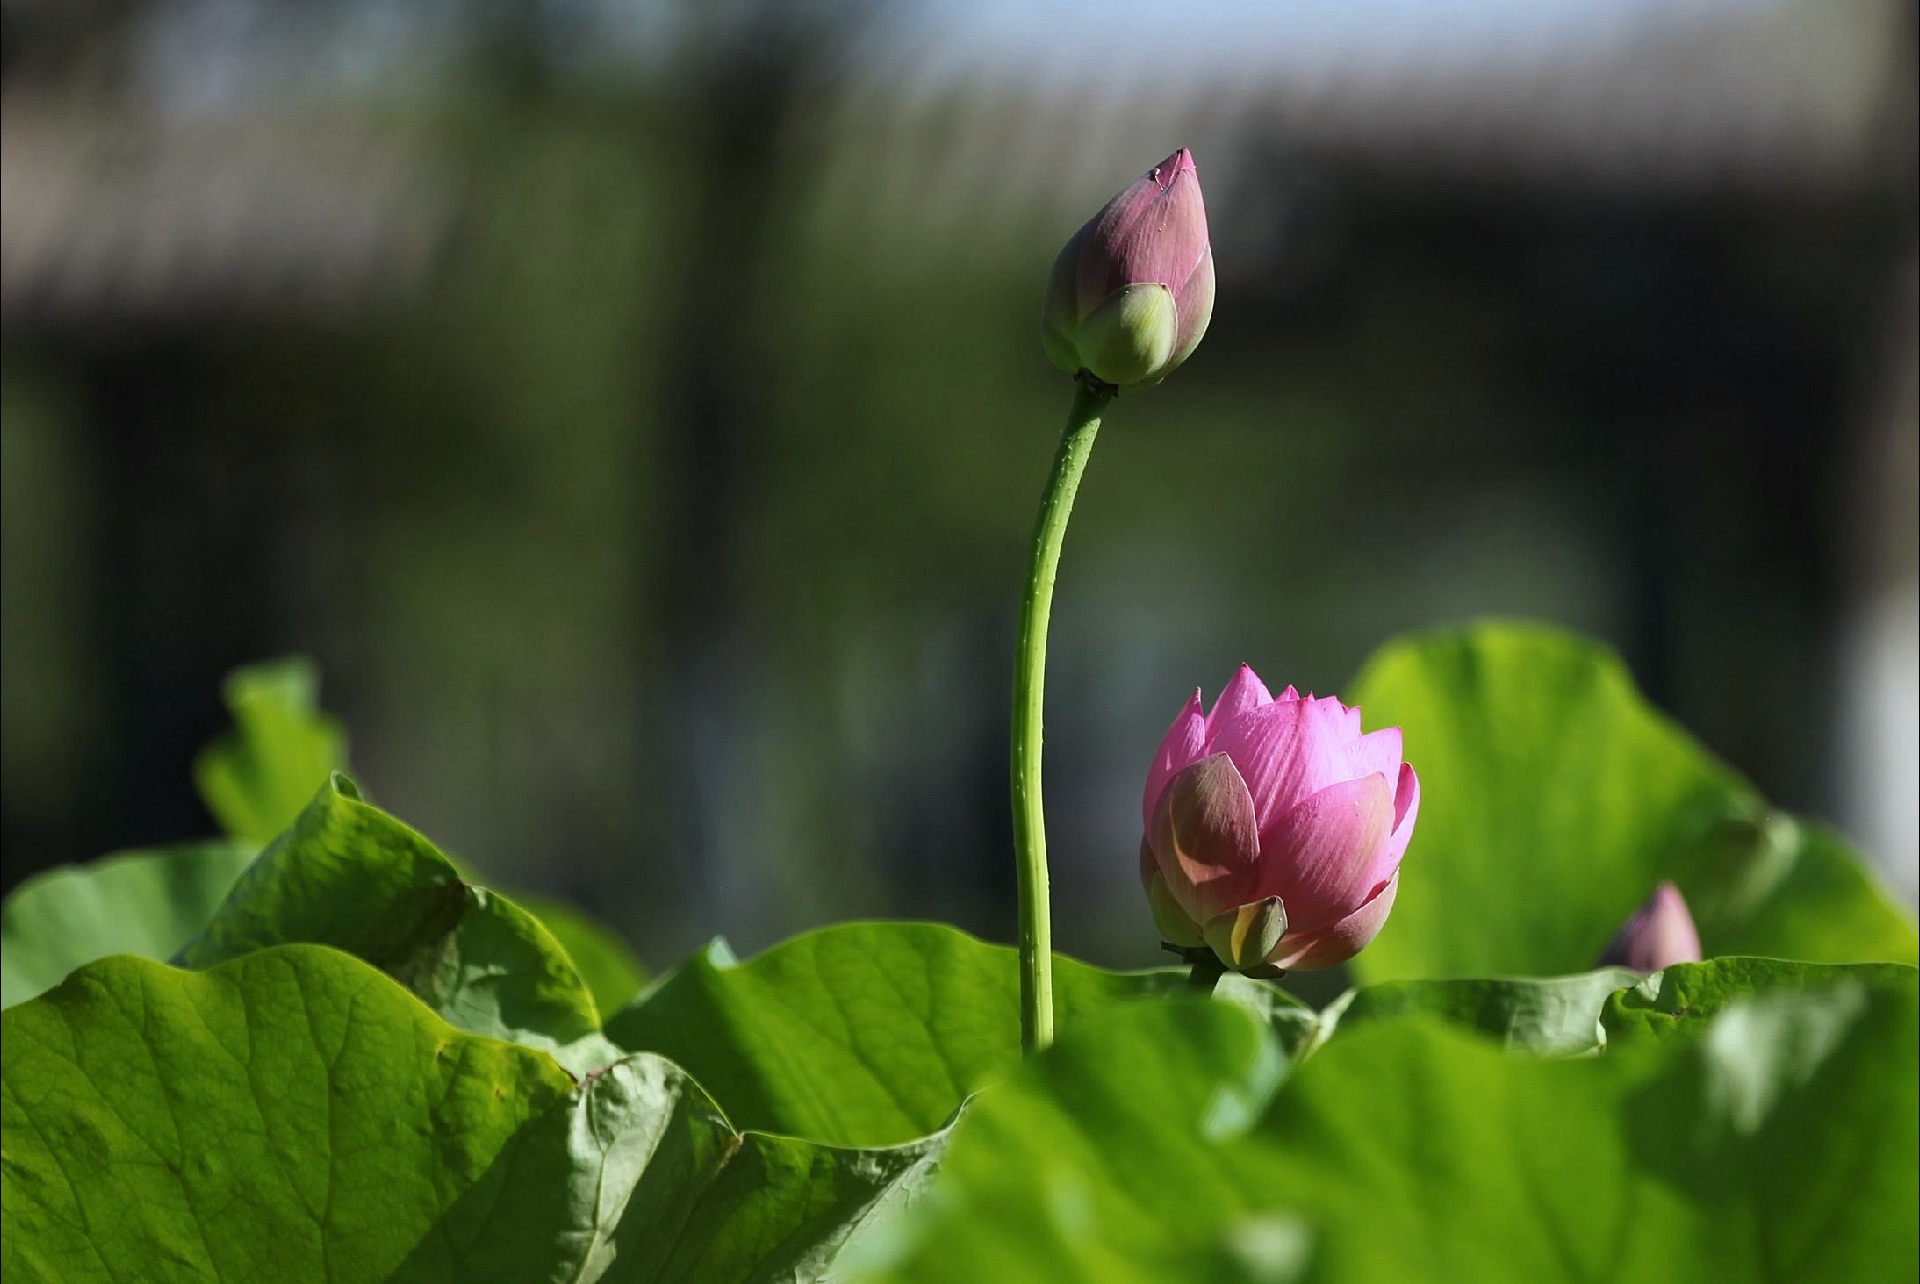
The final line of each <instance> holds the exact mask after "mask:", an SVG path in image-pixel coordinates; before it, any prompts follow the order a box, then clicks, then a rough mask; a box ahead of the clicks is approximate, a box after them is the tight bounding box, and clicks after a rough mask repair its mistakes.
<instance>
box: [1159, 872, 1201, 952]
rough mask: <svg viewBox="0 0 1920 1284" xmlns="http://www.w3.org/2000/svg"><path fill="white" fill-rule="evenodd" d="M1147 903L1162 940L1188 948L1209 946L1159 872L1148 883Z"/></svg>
mask: <svg viewBox="0 0 1920 1284" xmlns="http://www.w3.org/2000/svg"><path fill="white" fill-rule="evenodd" d="M1147 905H1148V906H1149V907H1150V908H1151V909H1152V910H1153V925H1154V927H1156V928H1158V929H1159V931H1160V939H1161V940H1163V941H1165V942H1166V943H1167V944H1169V945H1177V946H1179V947H1181V948H1182V949H1187V950H1202V949H1205V948H1207V942H1206V938H1205V937H1204V936H1203V935H1202V934H1201V931H1200V929H1199V928H1198V927H1196V926H1195V925H1194V922H1193V920H1192V919H1190V918H1188V917H1187V914H1186V911H1185V910H1183V909H1181V908H1180V906H1179V904H1178V903H1177V902H1176V901H1175V900H1174V899H1173V893H1172V892H1170V891H1168V890H1167V880H1166V879H1164V878H1162V877H1160V875H1159V874H1155V875H1154V876H1153V881H1152V882H1151V883H1149V884H1147Z"/></svg>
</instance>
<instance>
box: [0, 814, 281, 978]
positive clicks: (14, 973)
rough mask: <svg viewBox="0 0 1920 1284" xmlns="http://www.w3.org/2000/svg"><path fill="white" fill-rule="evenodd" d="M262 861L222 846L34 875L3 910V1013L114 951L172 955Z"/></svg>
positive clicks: (125, 855) (243, 848) (109, 859)
mask: <svg viewBox="0 0 1920 1284" xmlns="http://www.w3.org/2000/svg"><path fill="white" fill-rule="evenodd" d="M253 857H254V848H253V847H252V846H250V845H248V844H245V843H230V842H223V841H220V840H217V839H215V840H212V841H209V842H204V843H182V844H180V845H179V846H176V847H162V848H159V849H157V850H155V851H148V852H121V853H119V854H117V855H113V856H105V857H102V858H101V859H99V860H97V861H93V862H91V863H89V864H86V865H67V866H62V867H61V868H59V869H50V870H48V871H46V872H45V873H43V874H36V875H34V876H33V877H32V878H29V879H28V880H27V881H26V882H24V883H22V884H20V886H18V887H16V888H14V890H13V891H12V892H11V893H10V894H9V895H8V896H7V899H6V901H5V902H4V903H0V1007H8V1008H10V1007H12V1006H13V1005H14V1004H16V1003H24V1002H26V1001H27V1000H28V999H30V998H32V997H33V996H34V995H36V994H39V993H40V992H41V991H43V990H47V989H51V988H52V987H53V986H56V985H58V984H59V983H60V982H61V980H62V979H63V978H64V977H65V976H66V975H67V973H69V972H71V971H73V970H74V969H75V968H77V967H79V966H80V965H81V964H83V963H91V962H93V961H94V960H95V959H99V958H105V957H106V956H107V955H109V954H138V955H140V956H141V957H142V958H150V959H164V958H169V957H171V956H172V954H173V952H174V951H175V950H177V949H179V948H180V947H181V946H182V945H184V944H186V942H187V940H188V939H189V938H190V937H192V936H193V934H194V933H195V932H198V931H199V930H200V929H201V928H202V927H203V926H205V924H206V922H207V919H208V918H209V917H211V916H212V914H213V910H214V907H215V906H217V905H218V904H219V903H220V902H221V900H222V899H223V898H225V896H226V894H227V890H228V889H229V888H231V887H232V886H233V881H234V880H235V879H236V878H238V877H239V876H240V871H241V870H243V869H245V868H246V867H247V865H248V864H249V863H251V862H252V860H253Z"/></svg>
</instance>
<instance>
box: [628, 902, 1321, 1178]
mask: <svg viewBox="0 0 1920 1284" xmlns="http://www.w3.org/2000/svg"><path fill="white" fill-rule="evenodd" d="M1185 984H1186V974H1185V973H1184V972H1183V971H1181V970H1180V969H1163V970H1159V971H1153V972H1135V973H1115V972H1103V971H1101V970H1099V969H1097V968H1092V967H1088V966H1087V965H1086V964H1084V963H1077V962H1075V961H1074V960H1072V959H1069V958H1065V957H1061V956H1056V957H1055V962H1054V1006H1055V1014H1056V1020H1057V1021H1058V1023H1059V1025H1060V1028H1062V1029H1072V1028H1073V1027H1074V1026H1076V1025H1078V1024H1079V1023H1080V1022H1082V1021H1083V1020H1086V1019H1088V1018H1089V1017H1090V1016H1092V1015H1094V1014H1096V1013H1100V1012H1103V1011H1106V1010H1108V1009H1110V1008H1111V1007H1113V1006H1114V1005H1115V1004H1117V1003H1122V1002H1125V1001H1127V1000H1129V999H1137V998H1141V997H1144V996H1148V995H1158V994H1166V993H1169V992H1171V991H1177V990H1179V989H1181V988H1182V987H1183V986H1184V985H1185ZM1252 986H1253V983H1250V982H1249V983H1244V985H1235V986H1227V987H1225V988H1224V991H1223V993H1225V994H1227V995H1228V996H1230V997H1234V998H1236V999H1237V1001H1239V1002H1241V1003H1244V1004H1248V1005H1251V1006H1252V1008H1253V1009H1255V1010H1264V1011H1269V1012H1270V1011H1271V1010H1278V1011H1279V1012H1281V1013H1282V1014H1285V1015H1291V1014H1298V1015H1299V1016H1300V1017H1301V1018H1304V1020H1303V1021H1302V1022H1301V1024H1300V1030H1301V1032H1302V1033H1304V1032H1305V1029H1306V1028H1307V1027H1308V1026H1310V1025H1311V1019H1312V1015H1313V1014H1312V1013H1311V1012H1310V1011H1308V1010H1306V1009H1304V1008H1301V1007H1300V1006H1299V1005H1298V1004H1297V1003H1295V1002H1294V1001H1293V1000H1291V999H1289V998H1288V997H1287V996H1285V995H1284V994H1283V993H1281V992H1280V991H1278V990H1275V989H1273V987H1271V986H1262V987H1259V990H1260V993H1259V994H1257V995H1256V994H1252V993H1246V992H1243V991H1246V990H1251V988H1252ZM1019 990H1020V982H1019V972H1018V968H1017V955H1016V953H1015V951H1014V950H1013V949H1011V948H1009V947H1007V946H1002V945H989V944H987V943H985V942H983V941H980V940H977V939H975V938H974V937H971V936H968V935H967V934H966V933H964V932H961V931H958V930H956V929H954V928H951V927H946V926H944V925H941V924H937V923H847V924H842V925H840V926H837V927H829V928H825V929H822V930H820V931H817V932H809V933H807V934H806V935H803V936H797V937H795V938H793V939H792V940H789V941H786V942H784V943H782V944H780V945H777V946H775V947H774V948H773V949H771V950H768V951H767V952H766V953H764V954H761V955H759V956H757V957H756V958H753V959H751V960H749V961H748V962H746V963H739V964H735V963H732V962H731V961H730V960H729V959H727V958H724V957H715V956H714V955H713V954H712V953H711V952H708V953H703V954H700V955H696V956H695V957H694V958H692V959H689V960H688V961H687V962H686V963H683V964H682V965H681V966H680V967H678V968H676V969H675V970H674V971H673V972H671V973H669V974H667V975H666V976H665V977H663V978H661V980H660V981H659V982H658V983H656V985H655V986H654V987H653V989H651V990H650V991H648V992H647V993H646V994H645V995H643V996H641V998H640V1000H639V1001H638V1002H636V1003H635V1004H634V1005H633V1006H631V1007H629V1008H627V1009H626V1010H625V1011H623V1012H620V1013H617V1014H615V1015H614V1016H613V1017H611V1018H609V1019H608V1021H607V1023H606V1034H607V1037H608V1038H610V1039H612V1040H613V1041H614V1042H615V1043H616V1044H618V1045H620V1046H621V1047H622V1048H626V1049H628V1050H633V1051H637V1050H641V1049H645V1050H648V1051H652V1052H658V1053H660V1054H662V1055H663V1056H666V1057H670V1058H671V1059H673V1060H674V1061H675V1062H677V1063H679V1064H680V1065H683V1066H685V1067H686V1068H687V1070H688V1071H689V1072H690V1073H692V1075H693V1076H694V1078H696V1079H698V1080H699V1081H700V1083H701V1084H702V1085H703V1086H704V1087H705V1088H706V1089H707V1090H708V1091H709V1092H711V1093H712V1094H713V1095H714V1097H715V1099H716V1100H718V1101H719V1102H720V1104H721V1105H722V1106H723V1107H724V1108H725V1109H726V1111H727V1113H728V1115H729V1116H730V1117H731V1118H733V1119H734V1120H735V1121H736V1122H738V1123H739V1124H740V1125H741V1126H743V1127H750V1128H763V1129H766V1130H768V1131H770V1132H783V1133H791V1134H793V1135H795V1136H801V1137H809V1138H812V1139H814V1140H816V1141H826V1142H832V1143H834V1144H837V1145H865V1146H872V1145H887V1144H891V1143H896V1142H901V1141H905V1140H907V1139H908V1138H911V1137H918V1136H922V1135H924V1134H926V1133H928V1132H931V1131H932V1130H934V1129H935V1128H937V1127H939V1126H940V1125H941V1123H942V1122H944V1121H945V1120H946V1119H947V1117H948V1116H949V1115H951V1114H952V1113H953V1111H954V1109H955V1107H957V1106H958V1105H959V1104H960V1103H961V1101H963V1100H964V1099H965V1098H966V1097H967V1096H968V1094H970V1093H972V1092H975V1091H977V1090H978V1089H979V1088H980V1087H981V1086H982V1085H984V1084H985V1083H987V1082H989V1081H990V1080H991V1079H993V1078H994V1077H996V1076H997V1075H999V1074H1000V1073H1001V1072H1003V1071H1004V1070H1006V1069H1007V1068H1009V1067H1011V1066H1012V1065H1014V1064H1016V1063H1017V1062H1018V1061H1019V1059H1020V1020H1019V1012H1020V1007H1019ZM1292 1028H1293V1027H1289V1029H1292Z"/></svg>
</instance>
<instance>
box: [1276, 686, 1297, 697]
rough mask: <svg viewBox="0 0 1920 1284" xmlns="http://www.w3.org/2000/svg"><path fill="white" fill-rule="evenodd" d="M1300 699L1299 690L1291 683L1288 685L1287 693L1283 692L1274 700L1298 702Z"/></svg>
mask: <svg viewBox="0 0 1920 1284" xmlns="http://www.w3.org/2000/svg"><path fill="white" fill-rule="evenodd" d="M1299 698H1300V691H1299V689H1298V688H1296V687H1295V686H1293V685H1292V684H1291V683H1289V684H1288V685H1287V689H1286V690H1285V691H1282V692H1281V693H1280V694H1279V695H1277V696H1275V697H1274V699H1276V700H1298V699H1299Z"/></svg>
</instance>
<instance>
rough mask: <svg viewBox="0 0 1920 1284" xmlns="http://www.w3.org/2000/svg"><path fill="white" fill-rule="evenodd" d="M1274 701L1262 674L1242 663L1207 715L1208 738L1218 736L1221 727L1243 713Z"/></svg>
mask: <svg viewBox="0 0 1920 1284" xmlns="http://www.w3.org/2000/svg"><path fill="white" fill-rule="evenodd" d="M1272 703H1273V696H1272V695H1270V694H1268V692H1267V684H1266V683H1264V682H1262V681H1261V680H1260V675H1259V674H1257V673H1255V672H1254V671H1253V669H1252V668H1251V667H1249V666H1248V665H1244V664H1243V665H1241V666H1240V669H1239V672H1237V673H1235V674H1234V675H1233V680H1232V681H1230V682H1228V683H1227V689H1226V690H1225V691H1222V692H1221V693H1220V698H1219V699H1218V700H1217V701H1215V702H1214V706H1213V712H1212V713H1209V714H1208V715H1207V738H1208V739H1209V740H1212V739H1213V738H1214V737H1216V736H1218V735H1219V734H1220V731H1221V728H1223V727H1225V726H1226V725H1227V724H1228V723H1230V722H1232V721H1233V720H1234V719H1235V718H1237V717H1239V716H1240V715H1241V714H1243V713H1251V712H1252V711H1253V710H1255V709H1258V708H1260V707H1261V706H1262V705H1268V704H1272Z"/></svg>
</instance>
